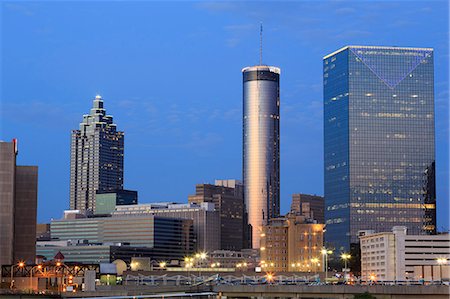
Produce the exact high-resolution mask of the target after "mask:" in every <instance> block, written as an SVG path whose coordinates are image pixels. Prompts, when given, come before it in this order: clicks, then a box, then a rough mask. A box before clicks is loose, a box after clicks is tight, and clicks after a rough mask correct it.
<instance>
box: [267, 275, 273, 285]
mask: <svg viewBox="0 0 450 299" xmlns="http://www.w3.org/2000/svg"><path fill="white" fill-rule="evenodd" d="M266 280H267V282H268V283H269V284H271V283H272V282H273V280H274V274H273V273H271V272H269V273H267V274H266Z"/></svg>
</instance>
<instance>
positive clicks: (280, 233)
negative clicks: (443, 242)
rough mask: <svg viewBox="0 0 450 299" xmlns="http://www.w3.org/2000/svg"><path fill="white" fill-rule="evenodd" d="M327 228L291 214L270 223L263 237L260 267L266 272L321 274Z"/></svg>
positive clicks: (263, 231)
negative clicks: (324, 233)
mask: <svg viewBox="0 0 450 299" xmlns="http://www.w3.org/2000/svg"><path fill="white" fill-rule="evenodd" d="M323 229H324V224H317V223H312V222H308V219H307V218H305V217H304V216H296V215H294V214H288V215H286V216H285V217H279V218H274V219H271V221H270V224H268V225H265V226H263V228H262V233H261V247H260V251H261V266H262V267H263V268H262V270H266V271H276V272H285V271H296V272H318V271H322V269H323V263H322V255H321V253H320V251H321V249H322V248H323Z"/></svg>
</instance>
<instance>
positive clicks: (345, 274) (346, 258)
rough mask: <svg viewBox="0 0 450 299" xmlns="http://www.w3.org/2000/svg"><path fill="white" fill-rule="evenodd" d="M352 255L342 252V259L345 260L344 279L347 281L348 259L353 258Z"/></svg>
mask: <svg viewBox="0 0 450 299" xmlns="http://www.w3.org/2000/svg"><path fill="white" fill-rule="evenodd" d="M351 257H352V256H351V255H350V254H349V253H343V254H341V259H343V260H344V281H345V283H347V261H348V260H349V259H350V258H351Z"/></svg>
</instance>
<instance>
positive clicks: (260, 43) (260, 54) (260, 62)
mask: <svg viewBox="0 0 450 299" xmlns="http://www.w3.org/2000/svg"><path fill="white" fill-rule="evenodd" d="M262 33H263V26H262V22H261V24H260V28H259V65H262Z"/></svg>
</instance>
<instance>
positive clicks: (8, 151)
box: [0, 139, 38, 265]
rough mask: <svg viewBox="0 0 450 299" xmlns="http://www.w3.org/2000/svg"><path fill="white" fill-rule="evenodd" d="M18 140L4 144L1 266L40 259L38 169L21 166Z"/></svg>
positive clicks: (0, 146) (0, 148) (0, 151)
mask: <svg viewBox="0 0 450 299" xmlns="http://www.w3.org/2000/svg"><path fill="white" fill-rule="evenodd" d="M17 152H18V151H17V140H15V139H14V140H13V141H12V142H3V141H0V265H10V264H13V263H17V262H18V261H30V262H34V260H35V257H36V211H37V178H38V169H37V166H17V165H16V156H17Z"/></svg>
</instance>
